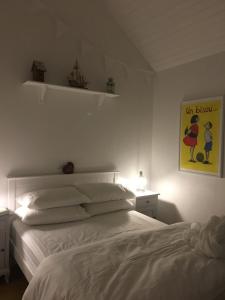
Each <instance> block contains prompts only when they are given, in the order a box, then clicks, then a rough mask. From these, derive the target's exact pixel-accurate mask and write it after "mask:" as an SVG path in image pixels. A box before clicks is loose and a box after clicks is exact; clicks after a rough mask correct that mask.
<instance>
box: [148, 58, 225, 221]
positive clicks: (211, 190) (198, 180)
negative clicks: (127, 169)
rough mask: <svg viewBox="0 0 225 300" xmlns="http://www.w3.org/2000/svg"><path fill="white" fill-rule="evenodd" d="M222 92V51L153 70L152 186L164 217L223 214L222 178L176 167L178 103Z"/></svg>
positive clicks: (224, 83)
mask: <svg viewBox="0 0 225 300" xmlns="http://www.w3.org/2000/svg"><path fill="white" fill-rule="evenodd" d="M224 94H225V53H221V54H218V55H215V56H211V57H208V58H205V59H202V60H199V61H196V62H193V63H189V64H186V65H183V66H180V67H177V68H173V69H169V70H166V71H163V72H160V73H158V74H157V76H156V78H155V82H154V108H153V139H152V165H151V171H152V177H151V186H152V188H153V189H154V190H156V191H158V192H160V199H161V201H160V205H159V216H160V218H161V220H164V221H166V222H169V223H171V222H176V221H180V220H187V221H195V220H200V221H205V220H207V219H208V218H209V217H210V216H211V215H213V214H217V215H221V214H225V179H224V178H215V177H213V176H204V175H197V174H191V173H184V172H179V171H178V166H179V164H178V160H179V124H180V103H181V102H182V101H183V100H188V99H189V100H191V99H199V98H204V97H210V96H218V95H224Z"/></svg>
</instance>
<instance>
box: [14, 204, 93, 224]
mask: <svg viewBox="0 0 225 300" xmlns="http://www.w3.org/2000/svg"><path fill="white" fill-rule="evenodd" d="M15 214H16V215H17V216H19V217H20V218H21V221H22V222H23V223H25V224H28V225H43V224H55V223H65V222H71V221H78V220H83V219H87V218H89V215H88V213H87V212H86V211H85V209H84V208H82V207H81V206H80V205H76V206H68V207H55V208H49V209H45V210H43V209H42V210H39V209H30V208H28V207H24V206H21V207H19V208H17V209H16V211H15Z"/></svg>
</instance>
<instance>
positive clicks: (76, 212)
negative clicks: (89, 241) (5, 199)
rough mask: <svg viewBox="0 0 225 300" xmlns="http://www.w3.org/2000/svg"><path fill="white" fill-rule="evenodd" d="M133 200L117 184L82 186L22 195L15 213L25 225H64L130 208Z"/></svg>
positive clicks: (132, 195)
mask: <svg viewBox="0 0 225 300" xmlns="http://www.w3.org/2000/svg"><path fill="white" fill-rule="evenodd" d="M134 199H135V195H134V194H133V193H132V192H131V191H129V190H128V189H126V188H125V187H123V186H122V185H119V184H112V183H85V184H79V185H76V187H75V186H65V187H61V188H53V189H43V190H38V191H33V192H29V193H26V194H23V195H22V196H20V197H19V198H18V199H17V202H18V204H19V205H21V207H19V208H18V209H17V210H16V211H15V213H16V214H17V215H18V216H19V217H20V218H21V220H22V222H23V223H25V224H28V225H41V224H54V223H64V222H71V221H78V220H83V219H86V218H89V217H90V216H95V215H100V214H104V213H109V212H113V211H117V210H122V209H123V210H124V209H126V210H130V209H134Z"/></svg>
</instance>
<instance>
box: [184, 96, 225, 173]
mask: <svg viewBox="0 0 225 300" xmlns="http://www.w3.org/2000/svg"><path fill="white" fill-rule="evenodd" d="M180 122H181V123H180V170H183V171H190V172H197V173H203V174H209V175H214V176H222V144H223V97H221V96H220V97H213V98H208V99H200V100H195V101H187V102H183V103H182V104H181V120H180Z"/></svg>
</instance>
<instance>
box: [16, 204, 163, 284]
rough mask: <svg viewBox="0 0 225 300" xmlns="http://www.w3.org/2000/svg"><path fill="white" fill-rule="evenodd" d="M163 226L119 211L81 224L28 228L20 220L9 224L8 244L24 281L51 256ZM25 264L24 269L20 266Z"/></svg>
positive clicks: (134, 214)
mask: <svg viewBox="0 0 225 300" xmlns="http://www.w3.org/2000/svg"><path fill="white" fill-rule="evenodd" d="M162 226H165V224H164V223H162V222H159V221H157V220H155V219H152V218H149V217H146V216H144V215H143V214H141V213H138V212H136V211H134V210H133V211H126V210H122V211H118V212H114V213H107V214H103V215H100V216H95V217H91V218H89V219H87V220H84V221H77V222H68V223H63V224H54V225H53V224H52V225H39V226H29V225H26V224H23V223H22V222H21V221H20V220H19V218H16V219H15V220H14V221H13V222H12V228H11V243H12V244H13V248H14V252H15V253H16V260H17V261H18V263H19V264H20V265H21V262H23V264H22V266H21V268H22V270H23V272H24V274H25V275H26V277H27V280H28V281H30V279H31V278H32V277H33V275H34V274H35V271H36V269H37V267H38V266H39V264H40V263H41V262H42V261H43V259H44V258H45V257H47V256H49V255H51V254H54V253H58V252H60V251H63V250H68V249H70V248H72V247H79V246H82V245H85V244H88V243H93V242H96V241H99V240H104V239H107V238H111V237H114V236H117V235H120V234H121V233H124V232H128V231H135V230H140V229H146V228H152V229H156V228H159V227H162ZM23 265H26V269H25V268H24V267H23Z"/></svg>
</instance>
